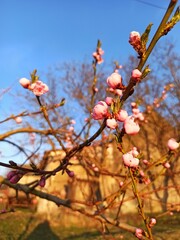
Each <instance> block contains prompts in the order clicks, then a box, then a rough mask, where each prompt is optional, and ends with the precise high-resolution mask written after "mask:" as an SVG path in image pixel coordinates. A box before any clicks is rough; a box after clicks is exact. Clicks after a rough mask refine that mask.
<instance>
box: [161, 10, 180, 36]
mask: <svg viewBox="0 0 180 240" xmlns="http://www.w3.org/2000/svg"><path fill="white" fill-rule="evenodd" d="M179 21H180V7H178V8H177V9H176V12H175V13H174V16H173V17H172V18H171V20H170V21H169V22H167V23H166V25H165V27H164V29H163V30H162V32H161V36H163V35H167V34H168V32H170V30H171V29H172V28H173V27H174V26H175V24H176V23H178V22H179Z"/></svg>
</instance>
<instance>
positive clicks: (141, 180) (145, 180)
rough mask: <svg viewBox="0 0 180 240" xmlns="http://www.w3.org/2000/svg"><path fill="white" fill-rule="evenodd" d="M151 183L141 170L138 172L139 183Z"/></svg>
mask: <svg viewBox="0 0 180 240" xmlns="http://www.w3.org/2000/svg"><path fill="white" fill-rule="evenodd" d="M150 182H151V180H150V179H149V178H148V177H146V176H145V173H144V171H143V170H139V183H144V184H146V185H148V184H149V183H150Z"/></svg>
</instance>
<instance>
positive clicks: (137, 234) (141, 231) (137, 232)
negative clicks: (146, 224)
mask: <svg viewBox="0 0 180 240" xmlns="http://www.w3.org/2000/svg"><path fill="white" fill-rule="evenodd" d="M135 236H136V237H137V238H138V239H141V238H142V237H143V230H142V229H141V228H136V232H135Z"/></svg>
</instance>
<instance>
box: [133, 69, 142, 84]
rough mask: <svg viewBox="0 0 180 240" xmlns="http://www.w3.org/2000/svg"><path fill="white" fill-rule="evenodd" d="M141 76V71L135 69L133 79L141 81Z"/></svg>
mask: <svg viewBox="0 0 180 240" xmlns="http://www.w3.org/2000/svg"><path fill="white" fill-rule="evenodd" d="M141 76H142V73H141V72H140V71H139V69H134V70H133V71H132V73H131V77H132V78H133V79H135V80H137V81H139V80H140V78H141Z"/></svg>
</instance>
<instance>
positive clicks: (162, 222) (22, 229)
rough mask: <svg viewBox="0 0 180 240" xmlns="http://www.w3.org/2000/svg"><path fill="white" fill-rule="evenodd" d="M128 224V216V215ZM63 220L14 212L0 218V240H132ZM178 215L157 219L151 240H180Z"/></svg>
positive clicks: (179, 219)
mask: <svg viewBox="0 0 180 240" xmlns="http://www.w3.org/2000/svg"><path fill="white" fill-rule="evenodd" d="M129 218H131V221H132V217H131V216H130V217H129ZM61 222H63V219H62V218H61V219H58V220H56V222H55V223H53V224H50V223H49V222H48V221H47V220H44V219H43V218H42V217H37V216H35V215H34V213H32V212H27V211H16V212H11V213H6V214H1V215H0V240H41V239H43V240H84V239H88V240H102V239H107V240H113V239H125V240H133V239H136V238H135V237H134V236H133V235H132V234H131V233H127V232H123V231H117V229H110V233H109V234H106V235H105V236H104V237H103V236H102V235H101V233H100V232H99V231H97V230H96V229H95V228H80V227H66V228H65V227H62V226H61ZM179 226H180V214H178V213H176V214H174V215H173V216H164V217H163V218H161V219H158V222H157V225H156V226H155V227H154V228H153V230H154V233H155V240H162V239H164V240H167V239H169V240H179V239H180V228H179ZM122 236H123V238H122Z"/></svg>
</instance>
